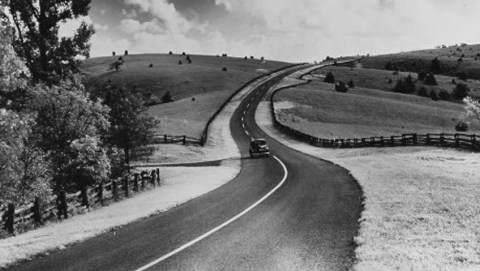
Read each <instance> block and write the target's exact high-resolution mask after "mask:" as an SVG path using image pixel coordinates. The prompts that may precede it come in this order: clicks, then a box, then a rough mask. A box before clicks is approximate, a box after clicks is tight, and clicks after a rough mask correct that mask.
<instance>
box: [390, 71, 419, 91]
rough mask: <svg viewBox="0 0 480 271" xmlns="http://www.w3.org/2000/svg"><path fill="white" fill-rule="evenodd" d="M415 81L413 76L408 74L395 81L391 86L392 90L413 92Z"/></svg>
mask: <svg viewBox="0 0 480 271" xmlns="http://www.w3.org/2000/svg"><path fill="white" fill-rule="evenodd" d="M416 88H417V87H416V86H415V82H414V81H413V78H412V76H411V75H408V76H407V77H405V78H403V79H399V80H398V81H397V84H396V85H395V87H394V88H393V91H395V92H399V93H413V92H415V90H416Z"/></svg>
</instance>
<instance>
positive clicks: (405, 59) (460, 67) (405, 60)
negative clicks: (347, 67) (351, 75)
mask: <svg viewBox="0 0 480 271" xmlns="http://www.w3.org/2000/svg"><path fill="white" fill-rule="evenodd" d="M436 57H437V58H438V59H439V60H440V63H442V67H443V68H442V70H443V72H442V73H444V74H447V75H455V73H457V72H460V71H466V72H467V73H468V74H469V76H470V78H473V79H478V80H480V44H475V45H466V46H461V45H458V46H451V47H447V48H440V49H425V50H417V51H411V52H401V53H396V54H385V55H377V56H368V57H363V58H362V60H361V64H362V66H363V67H364V68H369V69H384V68H385V65H386V64H387V63H388V62H389V61H393V62H396V63H400V64H401V66H404V67H408V68H409V70H422V69H425V70H427V71H428V68H429V67H430V62H431V61H432V60H433V59H434V58H436ZM460 58H461V59H462V61H459V59H460ZM402 70H405V69H402Z"/></svg>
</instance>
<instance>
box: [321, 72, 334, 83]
mask: <svg viewBox="0 0 480 271" xmlns="http://www.w3.org/2000/svg"><path fill="white" fill-rule="evenodd" d="M323 82H325V83H331V84H335V76H333V73H332V72H328V73H327V76H325V79H323Z"/></svg>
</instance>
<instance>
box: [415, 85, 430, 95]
mask: <svg viewBox="0 0 480 271" xmlns="http://www.w3.org/2000/svg"><path fill="white" fill-rule="evenodd" d="M417 94H418V96H422V97H428V96H429V95H428V92H427V88H426V87H424V86H422V87H420V89H419V90H418V93H417Z"/></svg>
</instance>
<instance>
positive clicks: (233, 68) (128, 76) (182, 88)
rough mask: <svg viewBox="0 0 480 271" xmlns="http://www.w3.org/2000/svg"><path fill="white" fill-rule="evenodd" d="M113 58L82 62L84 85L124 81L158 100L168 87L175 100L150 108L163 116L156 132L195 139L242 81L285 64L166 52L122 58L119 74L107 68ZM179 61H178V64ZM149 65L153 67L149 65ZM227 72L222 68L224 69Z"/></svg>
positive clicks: (100, 84) (156, 115)
mask: <svg viewBox="0 0 480 271" xmlns="http://www.w3.org/2000/svg"><path fill="white" fill-rule="evenodd" d="M118 57H119V56H116V57H113V56H112V57H100V58H92V59H88V60H86V61H84V63H83V64H82V66H81V70H82V71H83V73H84V74H85V75H86V79H85V85H86V87H87V89H92V88H98V87H101V86H102V85H104V84H106V83H107V82H108V81H109V80H110V82H111V84H113V85H117V86H121V85H126V86H128V87H130V88H132V89H135V90H136V91H139V92H141V93H143V95H144V96H145V97H146V98H149V97H151V96H155V97H156V98H157V100H158V99H159V98H161V97H162V96H163V95H164V94H165V93H166V92H167V91H170V93H171V95H172V98H173V100H174V102H173V103H168V104H159V105H155V106H151V107H150V113H151V114H152V115H154V116H155V117H158V118H160V119H161V124H160V126H159V127H158V129H157V133H159V134H171V135H184V134H185V135H189V136H194V137H199V136H200V134H201V132H202V130H203V128H204V127H205V124H206V122H207V121H208V118H209V117H210V116H211V115H213V114H214V112H215V111H216V110H217V109H218V108H219V106H220V105H221V104H222V103H223V102H224V101H225V100H226V99H227V98H228V97H229V96H230V95H231V94H232V93H233V92H234V91H235V90H237V89H238V88H240V87H241V86H242V85H243V84H244V83H246V82H248V81H249V80H251V79H253V78H254V77H256V76H259V75H261V74H263V73H266V72H268V71H272V70H275V69H279V68H281V67H284V66H287V65H289V63H285V62H277V61H269V60H267V61H261V60H258V59H253V60H252V59H248V60H246V59H243V58H233V57H215V56H200V55H190V58H191V60H192V63H191V64H189V63H188V61H187V60H186V56H183V55H175V54H174V55H167V54H144V55H128V56H122V57H123V59H124V61H125V62H124V65H123V66H122V67H121V68H120V70H119V71H118V72H116V71H111V70H110V71H109V70H108V68H109V65H110V63H112V62H113V61H115V60H116V59H117V58H118ZM179 61H181V62H182V64H179ZM150 64H152V67H150ZM224 67H225V68H226V69H227V71H223V70H222V69H223V68H224Z"/></svg>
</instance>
